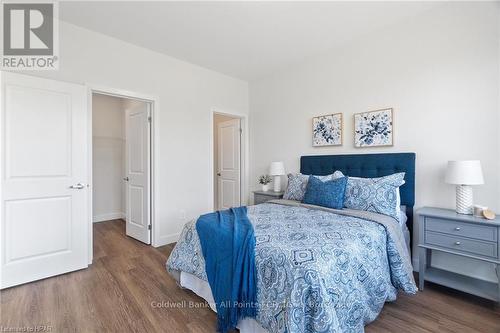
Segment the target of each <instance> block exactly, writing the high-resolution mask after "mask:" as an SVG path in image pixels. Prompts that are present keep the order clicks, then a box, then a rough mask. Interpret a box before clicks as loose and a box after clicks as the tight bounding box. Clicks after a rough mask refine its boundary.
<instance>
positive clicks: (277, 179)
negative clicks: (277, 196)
mask: <svg viewBox="0 0 500 333" xmlns="http://www.w3.org/2000/svg"><path fill="white" fill-rule="evenodd" d="M269 174H270V175H271V176H274V180H273V183H274V192H281V176H283V175H284V174H285V164H284V163H283V162H272V163H271V167H270V168H269Z"/></svg>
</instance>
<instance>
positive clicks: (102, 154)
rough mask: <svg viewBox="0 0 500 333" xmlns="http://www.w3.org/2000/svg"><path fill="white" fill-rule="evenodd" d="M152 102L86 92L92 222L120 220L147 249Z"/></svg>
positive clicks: (150, 201) (148, 242) (149, 229)
mask: <svg viewBox="0 0 500 333" xmlns="http://www.w3.org/2000/svg"><path fill="white" fill-rule="evenodd" d="M151 134H152V103H151V102H150V101H145V100H140V99H134V98H128V97H124V96H118V95H112V94H107V93H102V92H96V91H92V185H93V186H92V216H93V223H101V222H105V221H111V220H118V219H119V220H122V221H123V223H124V224H125V230H126V235H127V236H130V237H133V238H135V239H137V240H138V241H141V242H143V243H146V244H151V238H152V235H151V229H152V218H151V216H152V208H151V207H152V191H151V190H152V186H151V184H152V169H151V166H152V163H151V160H152V150H151V146H152V136H151Z"/></svg>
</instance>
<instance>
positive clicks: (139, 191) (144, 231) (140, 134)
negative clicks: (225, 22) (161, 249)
mask: <svg viewBox="0 0 500 333" xmlns="http://www.w3.org/2000/svg"><path fill="white" fill-rule="evenodd" d="M125 112H126V114H125V141H126V142H125V170H126V172H125V174H126V175H125V178H124V180H125V181H126V190H125V193H126V199H125V201H126V234H127V235H128V236H130V237H133V238H135V239H137V240H139V241H141V242H143V243H146V244H151V217H150V202H151V200H150V197H151V193H150V173H151V172H150V145H151V135H150V120H151V118H150V104H149V103H146V102H142V101H132V103H131V105H129V107H128V108H127V109H126V111H125Z"/></svg>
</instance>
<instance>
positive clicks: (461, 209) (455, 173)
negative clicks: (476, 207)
mask: <svg viewBox="0 0 500 333" xmlns="http://www.w3.org/2000/svg"><path fill="white" fill-rule="evenodd" d="M445 181H446V182H447V183H448V184H455V185H457V189H456V191H457V198H456V199H457V208H456V211H457V213H459V214H467V215H471V214H472V206H473V203H474V200H473V193H472V186H471V185H481V184H484V179H483V172H482V170H481V161H448V167H447V170H446V179H445Z"/></svg>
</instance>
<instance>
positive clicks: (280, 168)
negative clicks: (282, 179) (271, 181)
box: [269, 162, 285, 176]
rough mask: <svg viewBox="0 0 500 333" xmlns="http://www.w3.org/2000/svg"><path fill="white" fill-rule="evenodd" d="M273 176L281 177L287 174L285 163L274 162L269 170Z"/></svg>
mask: <svg viewBox="0 0 500 333" xmlns="http://www.w3.org/2000/svg"><path fill="white" fill-rule="evenodd" d="M269 174H270V175H271V176H281V175H284V174H285V164H284V163H283V162H272V163H271V167H270V168H269Z"/></svg>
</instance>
